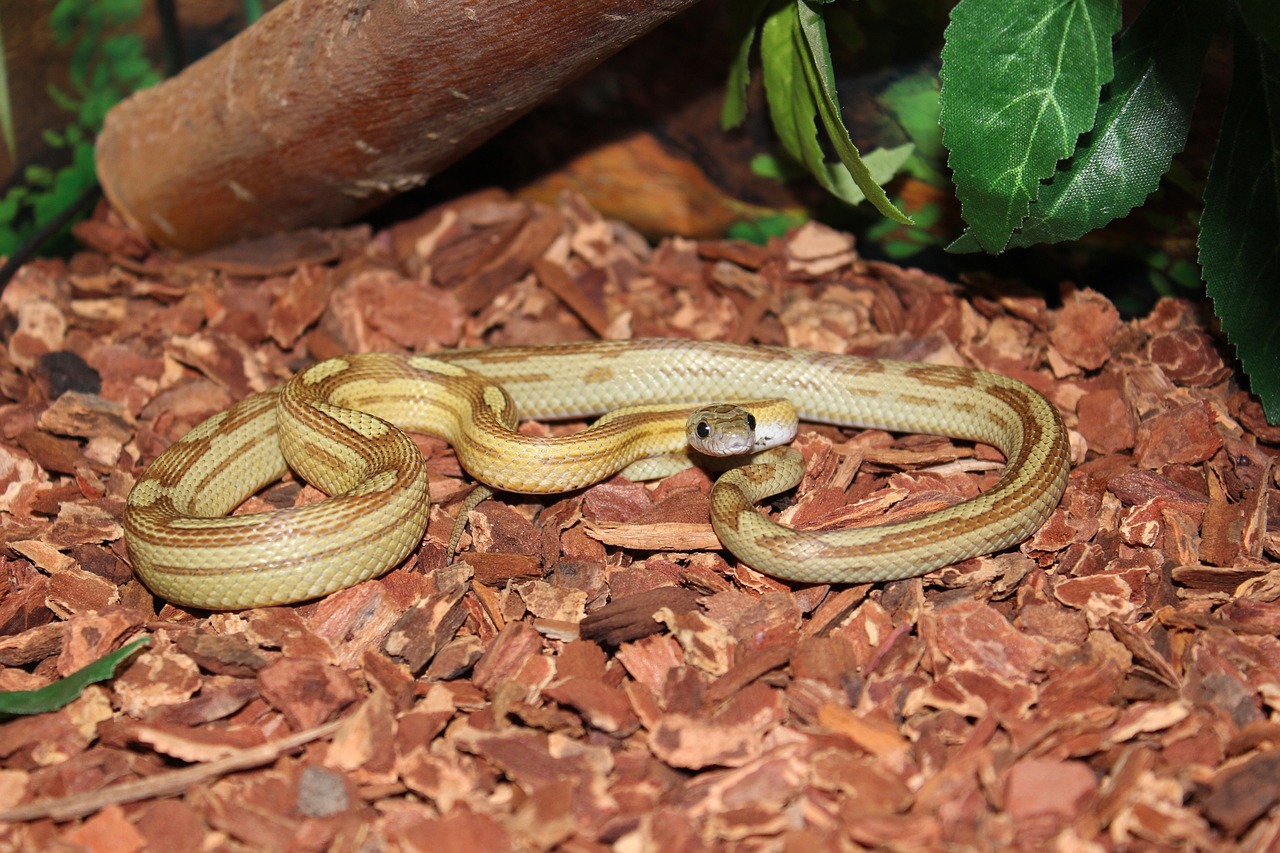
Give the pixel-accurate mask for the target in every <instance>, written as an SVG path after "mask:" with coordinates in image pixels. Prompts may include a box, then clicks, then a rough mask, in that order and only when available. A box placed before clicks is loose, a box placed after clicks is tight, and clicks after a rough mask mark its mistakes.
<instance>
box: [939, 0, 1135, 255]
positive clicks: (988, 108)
mask: <svg viewBox="0 0 1280 853" xmlns="http://www.w3.org/2000/svg"><path fill="white" fill-rule="evenodd" d="M1119 27H1120V2H1119V0H1064V1H1063V2H1057V3H1052V4H1050V3H1045V2H1043V0H961V2H960V3H959V4H957V5H956V7H955V8H954V9H952V11H951V23H950V24H949V25H948V27H947V30H946V45H945V46H944V47H943V49H942V72H941V77H942V111H941V122H942V127H943V142H944V143H945V144H946V145H947V147H948V148H949V149H950V151H951V156H950V158H949V160H948V162H949V163H950V165H951V169H952V176H953V179H954V181H955V184H956V194H957V196H959V198H960V203H961V209H962V213H963V215H964V218H965V221H967V222H968V223H969V225H970V227H971V229H972V232H973V237H974V238H975V239H976V240H977V242H978V243H979V244H980V245H981V246H982V247H983V248H984V249H986V250H987V251H989V252H999V251H1001V250H1003V249H1004V248H1005V246H1006V245H1007V243H1008V241H1009V237H1010V235H1011V234H1012V233H1013V231H1014V230H1015V229H1017V228H1018V227H1019V226H1020V225H1021V224H1022V221H1023V219H1025V218H1026V216H1027V213H1028V209H1029V206H1030V204H1031V202H1032V201H1034V200H1035V199H1036V198H1037V197H1038V195H1039V192H1040V181H1041V180H1044V179H1046V178H1048V177H1050V176H1051V175H1052V174H1053V171H1054V168H1055V167H1056V165H1057V162H1058V161H1059V160H1061V159H1062V158H1064V157H1067V156H1068V155H1070V154H1071V152H1072V151H1074V150H1075V147H1076V140H1077V138H1078V137H1079V135H1080V134H1081V133H1083V132H1085V131H1087V130H1088V129H1089V128H1090V127H1092V126H1093V121H1094V114H1095V112H1096V110H1097V104H1098V94H1099V92H1100V90H1101V87H1102V85H1103V84H1104V83H1106V82H1108V81H1109V80H1110V79H1111V76H1112V67H1111V36H1112V34H1114V33H1115V32H1116V30H1118V29H1119Z"/></svg>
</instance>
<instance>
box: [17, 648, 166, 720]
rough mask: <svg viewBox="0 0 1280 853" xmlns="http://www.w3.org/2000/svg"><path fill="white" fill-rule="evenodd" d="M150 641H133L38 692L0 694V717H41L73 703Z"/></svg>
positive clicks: (25, 691)
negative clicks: (28, 715)
mask: <svg viewBox="0 0 1280 853" xmlns="http://www.w3.org/2000/svg"><path fill="white" fill-rule="evenodd" d="M149 642H151V640H150V638H149V637H142V638H140V639H138V640H134V641H133V642H132V643H130V644H129V645H127V646H125V647H123V648H121V649H118V650H116V651H114V652H112V653H111V654H109V655H106V656H105V657H102V658H99V659H98V660H96V661H94V662H93V663H91V664H89V665H88V666H86V667H83V668H81V669H78V670H76V671H75V672H73V673H71V674H70V675H68V676H67V677H66V678H63V679H60V680H58V681H55V682H53V683H52V684H50V685H48V686H46V687H41V688H40V689H39V690H16V691H13V692H11V693H0V715H9V716H12V715H15V714H43V713H44V712H46V711H56V710H58V709H59V708H61V707H62V706H63V705H66V704H68V703H70V702H71V701H73V700H74V699H75V698H76V697H77V696H79V695H80V694H81V693H82V692H84V689H85V688H86V687H88V686H89V685H90V684H95V683H97V682H99V681H106V680H107V679H108V678H111V677H112V676H113V675H115V672H116V667H117V666H119V665H120V663H121V661H123V660H124V659H125V658H127V657H129V655H131V654H133V653H134V652H135V651H137V650H138V649H140V648H142V647H143V646H145V645H146V644H147V643H149Z"/></svg>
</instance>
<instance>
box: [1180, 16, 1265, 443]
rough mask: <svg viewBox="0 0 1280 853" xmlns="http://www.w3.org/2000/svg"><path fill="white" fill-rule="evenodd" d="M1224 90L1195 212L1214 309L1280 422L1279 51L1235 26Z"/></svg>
mask: <svg viewBox="0 0 1280 853" xmlns="http://www.w3.org/2000/svg"><path fill="white" fill-rule="evenodd" d="M1234 53H1235V67H1234V70H1233V72H1232V78H1231V79H1232V82H1231V93H1230V95H1229V96H1228V98H1227V109H1226V113H1225V114H1224V115H1223V118H1222V134H1221V136H1220V137H1219V139H1218V148H1217V150H1216V151H1215V152H1214V155H1213V164H1212V165H1211V166H1210V167H1209V177H1208V181H1207V182H1206V184H1205V190H1204V214H1203V215H1202V216H1201V217H1200V243H1199V246H1200V266H1201V268H1202V269H1203V270H1204V278H1205V282H1206V284H1207V285H1208V291H1209V296H1210V297H1212V298H1213V305H1214V311H1215V312H1216V313H1217V315H1218V318H1219V319H1220V320H1221V321H1222V328H1223V330H1224V331H1225V332H1226V333H1227V337H1228V339H1230V341H1231V342H1232V343H1233V344H1235V347H1236V354H1237V355H1238V356H1239V358H1240V363H1241V364H1242V365H1243V366H1244V369H1245V372H1246V373H1248V374H1249V380H1250V383H1251V385H1252V387H1253V390H1254V393H1256V394H1257V395H1258V396H1259V397H1260V398H1262V405H1263V408H1264V409H1265V410H1266V413H1267V419H1268V420H1270V421H1271V422H1272V423H1280V322H1277V320H1276V300H1277V296H1278V295H1280V287H1278V286H1277V283H1280V239H1277V235H1280V163H1277V160H1276V157H1277V155H1276V152H1277V151H1280V54H1278V53H1277V52H1276V51H1274V50H1272V49H1270V48H1269V47H1268V46H1267V45H1266V43H1265V41H1264V40H1263V39H1262V38H1260V37H1258V36H1256V35H1252V34H1250V33H1249V32H1247V31H1246V30H1245V29H1244V27H1237V28H1236V38H1235V46H1234Z"/></svg>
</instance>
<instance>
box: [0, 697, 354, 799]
mask: <svg viewBox="0 0 1280 853" xmlns="http://www.w3.org/2000/svg"><path fill="white" fill-rule="evenodd" d="M341 724H342V720H334V721H333V722H331V723H325V724H324V725H322V726H316V727H315V728H314V729H307V730H306V731H302V732H298V733H297V734H295V735H291V736H289V737H287V738H283V739H281V740H277V741H272V742H270V743H264V744H262V745H260V746H255V747H251V748H249V749H242V750H240V751H239V752H236V753H234V754H232V755H228V756H227V757H226V758H219V759H218V760H217V761H210V762H208V763H207V764H199V765H196V766H195V767H184V768H182V769H181V770H174V771H171V772H169V773H161V774H158V775H156V776H148V777H147V778H145V779H138V780H137V781H135V782H125V783H124V784H121V785H112V786H110V787H108V788H103V789H101V790H99V791H87V792H85V793H83V794H73V795H71V796H69V797H59V798H58V799H56V800H44V801H39V802H34V803H27V804H26V805H21V806H15V807H13V808H11V809H5V810H3V811H0V821H9V822H17V821H27V820H37V819H39V818H46V817H48V818H53V819H54V820H71V819H73V818H77V817H84V816H85V815H90V814H93V813H94V812H96V811H98V810H100V809H104V808H106V807H107V806H111V805H119V804H121V803H136V802H138V801H139V800H150V799H154V798H156V797H169V796H173V795H174V794H180V793H182V792H183V791H185V790H186V789H187V788H189V787H191V786H192V785H196V784H199V783H201V782H206V781H208V780H210V779H216V778H217V777H219V776H225V775H226V774H228V773H234V772H235V771H237V770H248V769H249V768H251V767H260V766H262V765H263V764H268V763H270V762H272V761H275V760H276V759H277V758H279V757H280V756H281V755H283V754H284V753H286V752H292V751H293V750H295V749H297V748H298V747H300V746H305V745H306V744H308V743H311V742H312V741H313V740H319V739H320V738H322V737H324V736H325V735H330V734H333V733H334V732H335V731H337V730H338V726H340V725H341Z"/></svg>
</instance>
